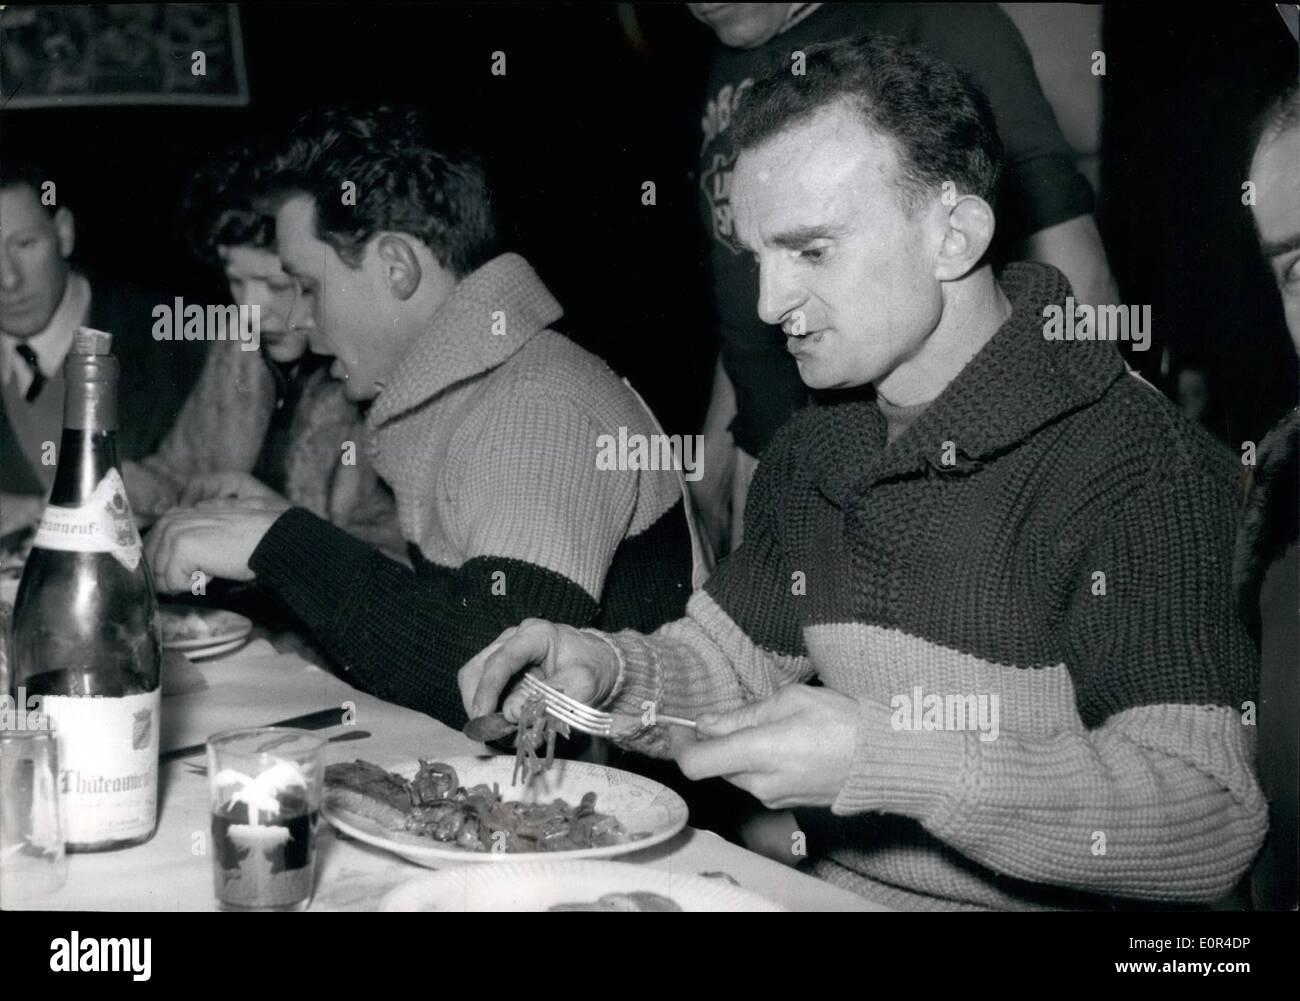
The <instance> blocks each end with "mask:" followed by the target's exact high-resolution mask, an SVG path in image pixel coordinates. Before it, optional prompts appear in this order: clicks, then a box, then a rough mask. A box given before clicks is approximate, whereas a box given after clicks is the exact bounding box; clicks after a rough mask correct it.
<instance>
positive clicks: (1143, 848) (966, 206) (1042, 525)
mask: <svg viewBox="0 0 1300 1001" xmlns="http://www.w3.org/2000/svg"><path fill="white" fill-rule="evenodd" d="M806 55H807V59H806V63H805V69H806V72H805V73H804V74H803V75H794V74H791V73H789V72H777V73H775V74H774V75H770V76H768V77H765V78H763V79H762V80H760V81H758V82H756V83H755V84H754V86H753V88H752V90H751V91H750V93H749V95H748V96H747V98H746V100H745V102H744V103H743V104H742V105H741V107H740V109H739V110H738V112H737V118H736V119H735V121H734V122H733V124H732V134H733V141H734V142H735V144H736V146H737V148H738V150H739V156H738V159H737V163H736V167H735V174H734V180H733V189H732V204H733V206H734V210H735V223H736V232H737V237H738V239H739V241H740V242H741V244H742V245H743V246H744V247H745V248H746V249H747V251H748V252H749V253H750V254H751V255H752V256H753V259H754V262H755V265H756V267H757V269H758V286H759V295H758V302H757V309H758V313H759V315H760V316H761V317H762V318H763V319H764V320H765V321H766V322H768V323H772V324H779V325H780V326H781V327H782V328H783V330H784V332H785V334H786V345H787V350H789V352H790V353H791V354H792V355H793V356H794V358H795V361H796V363H797V365H798V368H799V373H800V376H801V378H802V379H803V381H804V382H805V383H806V384H807V385H808V386H810V387H812V388H815V389H835V390H846V391H850V392H844V393H841V394H837V395H836V399H835V400H834V402H831V403H828V404H825V405H821V406H816V407H813V408H810V409H807V410H804V411H803V412H801V413H800V414H798V415H797V416H796V417H795V418H794V419H793V420H792V421H791V422H790V423H789V424H788V425H786V426H785V427H784V428H783V429H782V430H781V431H780V432H779V433H778V434H777V436H776V438H775V439H774V440H773V443H772V445H771V446H770V448H769V450H768V451H767V452H765V453H764V461H763V463H762V464H761V465H760V467H759V471H758V474H757V477H756V479H755V483H754V488H753V492H752V493H751V495H750V499H749V502H748V508H747V512H746V532H745V537H744V541H743V542H742V544H741V546H740V548H739V549H738V550H737V551H736V552H735V553H734V554H733V555H732V556H731V557H730V558H728V559H727V560H725V561H724V562H723V563H722V564H721V565H720V566H719V568H718V570H717V572H716V573H715V574H714V576H713V577H712V578H711V579H710V580H709V581H708V583H707V585H706V586H705V587H704V588H703V589H702V590H698V591H696V592H695V593H694V595H693V596H692V597H691V599H690V602H689V604H688V606H687V613H686V616H685V617H684V618H682V619H680V620H678V621H676V622H672V623H669V624H667V625H665V626H663V627H661V628H660V629H658V630H657V631H655V632H654V633H651V634H648V635H647V634H643V633H638V632H633V631H630V630H629V631H622V632H614V633H604V634H592V633H590V632H579V631H578V630H574V629H571V628H567V627H565V626H561V625H555V624H551V623H548V622H538V621H528V622H524V623H523V624H521V625H520V626H518V627H515V628H512V629H509V630H506V631H505V632H504V633H503V634H502V635H501V636H500V637H498V639H497V641H496V642H495V643H493V644H492V645H491V646H489V647H487V648H486V649H485V650H483V651H481V652H480V654H479V655H478V656H476V657H474V658H473V659H472V660H471V661H469V662H468V663H467V664H466V665H465V667H464V668H462V670H461V675H460V683H461V691H462V695H463V697H464V699H465V702H466V706H467V708H468V709H470V710H471V713H482V712H486V711H490V710H491V709H493V708H495V707H496V705H497V704H498V702H500V700H501V696H502V694H503V693H504V692H505V691H506V689H507V687H508V686H509V685H510V683H511V680H512V679H513V678H514V677H515V675H516V674H517V673H518V672H519V671H521V670H524V669H530V670H533V671H535V672H537V673H539V674H540V675H542V676H544V677H545V678H546V679H547V680H548V681H549V683H550V684H552V685H554V686H555V687H557V688H560V689H562V690H564V691H566V692H567V693H568V694H569V695H571V696H573V697H575V698H578V699H581V700H583V701H586V702H589V703H591V704H593V705H598V706H600V707H602V708H605V709H608V710H611V711H614V712H617V713H628V714H632V715H634V716H636V717H638V718H640V719H641V720H642V721H643V724H642V725H640V726H639V727H638V728H637V729H636V730H635V731H632V732H629V733H627V734H626V735H625V736H624V737H623V738H622V742H623V743H624V744H626V745H627V746H629V747H634V748H637V749H639V750H642V751H644V752H645V753H648V754H653V755H659V756H675V757H676V760H677V762H678V764H679V765H680V766H681V768H682V770H683V772H685V773H686V774H687V775H688V776H689V777H691V778H697V779H698V778H704V777H707V776H723V777H725V778H727V779H729V780H730V781H731V782H733V783H735V784H736V785H737V786H740V787H741V788H743V789H746V790H747V791H749V792H751V793H753V794H754V795H755V796H757V797H758V798H759V799H760V800H762V801H763V802H764V803H765V804H766V805H767V806H769V807H773V808H779V809H797V811H798V813H797V817H798V823H799V827H798V829H795V828H793V827H792V828H791V831H790V835H791V837H790V844H791V852H792V854H797V853H798V852H800V851H801V850H803V848H804V846H805V845H806V848H807V852H808V855H809V856H810V857H811V859H812V861H813V862H814V865H815V870H816V872H817V873H818V874H819V875H821V876H823V877H824V878H826V879H828V880H831V881H833V882H835V883H837V884H840V885H842V886H845V887H848V888H850V889H854V890H856V891H857V892H859V893H861V894H863V895H864V896H868V897H870V898H871V899H873V900H876V901H878V902H881V903H885V904H888V905H892V906H895V907H901V908H912V909H933V908H941V909H968V908H975V909H988V908H1003V909H1011V908H1016V909H1022V908H1081V909H1087V908H1111V907H1129V906H1152V905H1158V906H1171V905H1190V906H1196V905H1206V904H1211V903H1214V902H1216V901H1219V900H1221V899H1222V898H1224V897H1225V896H1226V895H1228V894H1229V893H1230V892H1231V891H1233V890H1234V888H1236V887H1237V884H1238V881H1239V880H1240V878H1241V877H1242V875H1243V874H1244V873H1245V872H1246V870H1247V868H1248V867H1249V865H1250V862H1251V859H1252V858H1253V857H1254V855H1255V853H1256V852H1257V850H1258V849H1259V846H1260V842H1261V840H1262V838H1263V835H1264V830H1265V825H1266V810H1265V804H1264V801H1263V798H1262V796H1261V794H1260V790H1259V787H1258V784H1257V782H1256V780H1255V777H1254V775H1253V773H1252V760H1253V753H1254V733H1253V729H1252V728H1251V727H1249V726H1246V725H1243V715H1242V707H1243V703H1246V702H1249V701H1250V700H1252V699H1254V698H1255V687H1256V663H1255V658H1254V654H1253V651H1252V647H1251V644H1250V640H1249V638H1248V637H1247V635H1246V633H1245V631H1244V630H1243V628H1242V626H1241V625H1240V623H1239V622H1238V620H1237V618H1236V616H1235V615H1234V612H1233V608H1232V603H1231V597H1230V595H1231V590H1230V586H1229V567H1230V565H1231V551H1232V542H1233V527H1234V500H1233V475H1234V469H1233V466H1232V463H1231V461H1230V459H1229V457H1228V456H1227V454H1226V453H1225V452H1223V451H1221V450H1220V448H1219V447H1218V446H1217V445H1216V444H1215V443H1213V442H1212V441H1211V440H1210V439H1209V438H1208V437H1207V436H1206V435H1205V434H1204V433H1203V432H1202V431H1200V430H1199V429H1198V428H1196V427H1194V426H1192V425H1191V424H1190V423H1189V422H1188V421H1187V420H1186V419H1185V418H1183V417H1182V416H1181V415H1180V414H1179V413H1177V411H1176V409H1175V408H1174V407H1173V406H1172V405H1171V404H1170V403H1169V402H1168V401H1167V400H1166V399H1165V398H1164V397H1162V396H1161V395H1160V394H1159V393H1157V392H1156V391H1155V390H1153V389H1152V388H1151V387H1150V386H1149V385H1147V384H1146V383H1144V382H1143V381H1142V380H1140V379H1138V378H1137V377H1135V376H1134V375H1132V374H1130V373H1129V372H1128V371H1127V370H1126V368H1125V366H1124V363H1123V361H1122V359H1121V356H1120V355H1119V354H1118V352H1117V350H1116V348H1115V346H1114V344H1111V343H1106V342H1095V341H1073V342H1064V341H1056V340H1049V339H1047V338H1046V337H1045V336H1044V322H1045V321H1044V315H1045V309H1047V308H1048V307H1052V306H1055V307H1057V308H1060V307H1061V305H1062V304H1063V303H1064V302H1065V301H1066V298H1067V297H1068V296H1070V295H1071V294H1072V292H1071V289H1070V286H1069V283H1068V282H1067V281H1066V280H1065V278H1064V276H1063V275H1061V273H1060V272H1058V271H1056V270H1055V269H1054V268H1052V267H1050V266H1048V265H1041V264H1019V265H1013V266H1011V267H1010V268H1008V269H1007V271H1006V272H1005V274H1004V275H1003V277H1002V279H1001V281H999V280H998V279H996V278H995V276H994V274H993V271H992V268H991V266H990V265H989V263H988V260H987V256H986V255H987V250H988V247H989V245H990V242H991V241H992V239H993V235H994V229H995V224H996V219H995V215H994V210H993V208H992V206H993V205H994V204H995V197H996V190H997V181H998V169H999V160H1000V148H999V142H998V139H997V133H996V130H995V128H994V122H993V116H992V114H991V112H990V110H989V107H988V104H987V102H986V101H985V99H984V98H983V96H982V95H981V94H980V93H979V91H978V90H976V89H975V87H974V86H973V85H972V84H971V83H970V82H969V81H968V80H967V78H965V77H964V76H963V75H962V74H960V73H959V72H957V71H956V70H955V69H953V68H952V67H951V66H949V65H948V64H946V63H944V62H942V61H941V60H939V59H937V58H935V57H934V56H932V55H930V54H928V53H926V52H925V51H923V50H920V49H915V48H910V47H907V46H904V45H901V44H899V43H898V42H896V41H895V40H893V39H890V38H887V37H879V36H877V37H870V38H867V39H863V40H861V41H854V42H840V43H835V44H833V45H823V46H811V47H809V48H808V50H807V53H806ZM814 679H819V680H820V681H821V683H822V685H821V686H820V687H817V686H813V685H811V684H809V683H810V682H811V681H813V680H814ZM523 699H524V695H523V693H522V691H520V690H519V689H517V688H516V689H515V690H513V691H512V692H510V693H509V695H508V696H507V697H506V698H505V701H504V706H503V710H504V712H505V714H506V716H507V717H512V715H513V714H515V713H517V712H518V709H519V707H520V705H521V703H522V701H523ZM917 702H919V703H920V705H921V712H919V713H917V712H916V711H915V710H914V708H913V707H914V705H915V704H916V703H917ZM656 714H671V715H674V716H686V717H694V718H696V719H697V722H698V734H697V736H698V738H699V739H698V740H692V739H691V738H690V736H689V734H687V733H686V732H685V731H682V730H673V729H672V728H666V727H659V726H653V725H644V724H645V723H650V722H652V721H653V717H654V715H656ZM994 714H996V718H993V717H994ZM796 861H797V859H796Z"/></svg>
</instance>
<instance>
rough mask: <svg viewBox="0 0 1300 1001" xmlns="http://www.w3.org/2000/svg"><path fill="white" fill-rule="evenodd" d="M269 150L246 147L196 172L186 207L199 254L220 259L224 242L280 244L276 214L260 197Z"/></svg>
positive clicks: (259, 245) (212, 260) (193, 246)
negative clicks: (276, 230)
mask: <svg viewBox="0 0 1300 1001" xmlns="http://www.w3.org/2000/svg"><path fill="white" fill-rule="evenodd" d="M267 156H268V154H267V153H266V151H265V150H262V149H259V148H257V147H253V146H241V147H238V148H236V149H234V150H232V151H231V152H230V154H229V155H228V156H226V157H225V158H224V159H223V160H221V161H220V162H218V163H217V164H215V165H213V166H210V167H208V168H205V169H204V170H201V171H200V172H199V173H198V175H197V176H196V177H195V179H194V181H193V183H192V184H191V185H190V187H189V190H188V191H187V192H186V196H185V199H184V201H183V203H182V206H181V212H182V216H183V218H184V219H185V220H186V229H187V230H188V233H189V243H190V247H191V249H192V250H193V251H194V253H195V254H197V255H198V256H199V258H201V259H202V260H204V261H207V262H209V263H211V264H218V265H219V264H220V263H221V261H220V256H219V254H218V248H220V247H256V248H258V249H259V250H272V251H273V250H274V249H275V218H274V216H272V215H271V214H270V212H269V211H268V209H267V206H266V205H265V204H264V203H263V199H262V198H261V197H260V193H261V188H262V181H261V175H262V172H263V170H264V168H265V166H266V162H267Z"/></svg>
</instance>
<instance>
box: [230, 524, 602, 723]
mask: <svg viewBox="0 0 1300 1001" xmlns="http://www.w3.org/2000/svg"><path fill="white" fill-rule="evenodd" d="M249 565H250V567H251V568H252V570H253V572H254V573H256V574H257V578H258V580H259V581H261V582H262V583H263V584H265V585H266V586H268V587H270V588H272V589H273V590H274V591H275V592H276V593H277V594H278V595H279V596H280V598H281V599H283V600H284V601H285V603H286V604H287V605H288V606H289V607H290V608H292V609H293V611H294V613H295V614H297V615H298V617H299V618H300V619H301V620H302V621H303V623H304V624H305V625H306V626H307V627H308V628H309V629H310V630H311V632H312V635H313V636H314V637H315V638H316V640H317V641H319V642H320V643H321V645H322V646H323V647H324V648H325V650H326V651H327V652H328V653H329V654H330V655H331V656H332V657H333V658H334V659H335V660H336V661H338V663H339V664H340V665H341V666H342V668H343V673H344V676H345V677H347V678H348V680H349V681H352V682H353V683H354V684H356V685H358V687H361V688H363V689H365V690H367V691H370V692H372V693H373V694H375V695H377V696H379V697H380V698H382V699H385V700H386V701H389V702H394V703H397V704H399V705H404V706H408V707H410V708H412V709H416V710H419V711H420V712H424V713H427V714H428V715H430V716H433V717H434V718H435V719H438V720H440V721H442V722H443V723H446V724H447V725H448V726H452V727H456V728H459V727H461V726H463V725H464V723H465V719H466V717H465V710H464V707H463V706H462V704H461V698H460V690H459V687H458V685H457V681H456V674H457V672H458V671H459V670H460V667H461V665H463V664H464V663H465V662H466V661H468V660H469V659H470V658H471V657H473V656H474V654H476V653H478V652H479V651H480V650H482V649H483V648H484V647H485V646H487V645H488V644H489V643H491V642H492V641H493V640H494V639H496V638H497V636H498V635H500V633H501V632H502V630H504V629H506V628H508V627H509V626H512V625H518V623H519V622H521V621H522V620H523V619H525V618H528V617H530V616H536V617H539V618H541V617H545V618H548V619H552V620H553V621H556V622H564V623H567V624H570V625H575V626H582V625H585V624H587V623H588V622H590V621H591V620H592V618H593V617H594V616H595V613H596V610H597V606H596V603H595V601H593V600H592V599H591V597H590V596H589V595H587V594H585V593H584V592H583V591H582V590H581V588H578V587H576V586H574V585H573V584H572V582H571V581H567V580H565V579H564V578H562V577H559V576H558V575H556V574H553V573H549V572H547V571H543V570H541V569H540V568H537V567H532V566H529V565H527V564H522V563H513V562H511V561H502V560H495V559H483V558H480V559H471V560H469V561H467V562H466V563H465V564H463V565H462V566H460V567H458V568H456V569H454V570H453V569H449V568H440V567H433V566H432V565H430V564H427V563H426V564H423V567H422V572H421V573H419V574H417V573H416V571H415V570H413V569H411V568H410V567H407V566H404V565H403V564H401V563H398V562H396V561H394V560H391V559H389V558H388V557H386V556H385V555H384V554H383V553H381V552H379V551H378V550H376V549H373V548H371V547H370V546H368V545H366V544H365V543H364V542H362V541H361V540H359V539H357V538H355V537H353V536H352V535H349V534H348V533H347V532H345V531H344V530H342V529H341V528H338V527H336V526H334V525H331V524H330V523H329V522H327V521H325V520H324V519H322V518H319V517H317V516H316V515H314V514H312V513H311V512H310V511H307V510H305V509H303V508H290V509H289V510H288V511H286V512H285V513H284V514H283V515H281V516H280V517H279V518H278V519H277V520H276V522H275V524H274V525H272V526H271V530H270V531H269V532H267V534H266V535H265V536H264V537H263V539H262V541H261V543H260V544H259V545H258V547H257V549H256V550H255V551H254V553H253V556H252V559H251V560H250V561H249ZM499 572H504V573H505V574H506V575H507V580H508V582H509V584H508V588H507V593H506V594H504V595H503V594H500V593H499V588H498V587H497V586H496V585H497V583H498V581H499V580H500V577H498V576H497V574H498V573H499Z"/></svg>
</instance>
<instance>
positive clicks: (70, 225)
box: [54, 206, 77, 260]
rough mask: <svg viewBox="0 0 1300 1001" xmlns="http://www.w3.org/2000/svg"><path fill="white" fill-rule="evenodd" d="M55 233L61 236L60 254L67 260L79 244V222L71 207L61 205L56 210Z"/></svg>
mask: <svg viewBox="0 0 1300 1001" xmlns="http://www.w3.org/2000/svg"><path fill="white" fill-rule="evenodd" d="M54 233H55V235H56V236H58V238H59V256H60V257H62V258H63V259H64V260H67V259H68V258H69V257H71V256H72V248H73V247H75V246H76V245H77V224H76V220H75V219H73V217H72V210H71V209H69V208H64V207H63V206H59V207H58V208H57V209H56V210H55V211H54Z"/></svg>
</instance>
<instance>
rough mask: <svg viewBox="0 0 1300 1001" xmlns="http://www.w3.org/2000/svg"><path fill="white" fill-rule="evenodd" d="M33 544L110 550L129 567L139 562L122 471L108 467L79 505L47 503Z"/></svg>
mask: <svg viewBox="0 0 1300 1001" xmlns="http://www.w3.org/2000/svg"><path fill="white" fill-rule="evenodd" d="M32 545H33V546H35V547H36V548H38V549H57V550H60V551H62V552H72V553H112V554H113V558H114V559H115V560H117V561H118V562H119V563H121V564H122V565H123V566H124V567H126V568H127V569H128V570H134V569H135V568H136V567H137V566H139V565H140V552H141V544H140V532H139V530H138V529H136V527H135V519H134V518H133V517H131V507H130V505H129V504H127V502H126V486H125V485H124V484H123V483H122V474H121V473H119V472H118V471H117V470H116V469H110V470H109V471H108V472H107V473H106V474H105V476H104V478H103V479H102V480H100V481H99V484H98V485H97V486H96V487H95V490H94V492H93V493H92V494H91V495H90V499H89V500H87V501H86V503H85V504H83V505H81V507H58V506H56V505H54V504H49V505H47V506H46V508H45V513H44V514H43V515H41V523H40V525H39V526H38V527H37V529H36V538H35V539H33V540H32Z"/></svg>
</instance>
